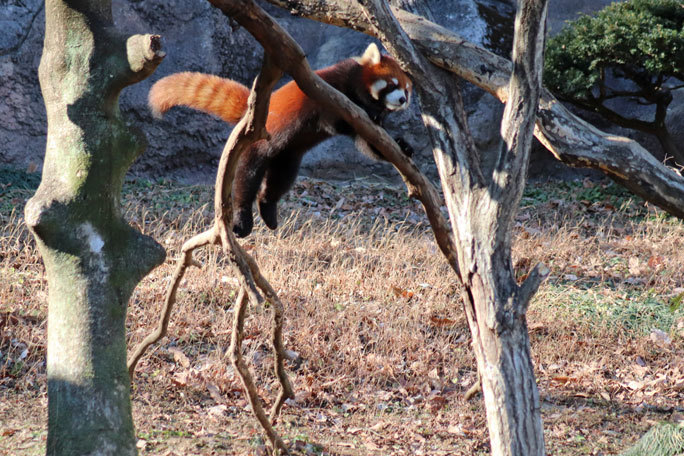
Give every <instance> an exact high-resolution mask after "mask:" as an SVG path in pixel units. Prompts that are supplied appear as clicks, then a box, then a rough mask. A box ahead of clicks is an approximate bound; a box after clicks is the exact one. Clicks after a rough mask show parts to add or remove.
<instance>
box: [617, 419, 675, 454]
mask: <svg viewBox="0 0 684 456" xmlns="http://www.w3.org/2000/svg"><path fill="white" fill-rule="evenodd" d="M682 454H684V424H677V423H661V424H658V425H656V426H654V427H653V428H651V430H650V431H648V432H647V433H646V434H645V435H644V436H643V437H642V438H641V440H639V441H638V442H637V444H636V445H634V446H633V447H632V448H630V449H629V450H627V451H625V452H624V453H622V454H621V455H620V456H680V455H682Z"/></svg>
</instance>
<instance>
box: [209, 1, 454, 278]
mask: <svg viewBox="0 0 684 456" xmlns="http://www.w3.org/2000/svg"><path fill="white" fill-rule="evenodd" d="M209 2H210V3H211V4H212V5H214V6H215V7H217V8H219V9H220V10H221V11H223V13H224V14H226V15H227V16H229V17H231V18H232V19H234V20H235V21H236V22H238V23H239V24H240V25H241V26H243V27H244V28H245V29H247V31H249V32H250V33H251V34H252V35H253V36H254V37H255V38H256V39H257V40H258V41H259V43H260V44H261V45H262V47H263V48H264V49H265V50H266V52H268V53H270V54H271V55H272V57H273V59H274V60H275V62H276V64H277V65H278V66H279V67H280V68H282V69H283V70H284V71H286V72H287V73H289V74H290V75H291V76H292V77H293V78H294V80H295V81H296V82H297V85H298V86H299V88H300V89H301V90H302V91H303V92H304V93H305V94H306V95H307V96H308V97H310V98H312V99H314V100H316V101H317V102H319V103H321V104H322V105H323V106H325V107H326V108H328V109H330V110H331V111H335V112H337V113H339V114H340V115H341V116H342V118H343V119H344V120H345V121H346V122H347V123H348V124H349V125H351V126H352V128H354V130H356V132H357V133H358V134H359V135H361V136H362V137H363V139H364V140H366V141H367V142H369V143H370V144H372V145H373V146H375V147H376V148H377V149H378V150H379V151H380V153H381V154H382V155H383V157H384V158H385V159H387V161H389V162H390V163H392V165H394V167H395V168H396V169H397V170H398V171H399V173H400V174H401V176H402V178H403V179H404V183H405V184H406V187H407V188H408V193H409V196H411V197H414V198H416V199H418V200H419V201H420V202H421V203H422V204H423V207H424V208H425V212H426V214H427V217H428V220H429V221H430V224H431V226H432V228H433V232H434V235H435V240H436V241H437V245H438V246H439V248H440V249H441V251H442V253H443V254H444V255H445V257H446V258H447V261H448V262H449V264H450V265H451V267H452V268H453V269H454V270H455V271H458V262H457V259H456V257H455V256H454V254H453V252H454V251H455V249H454V241H453V238H452V234H451V231H450V229H449V225H448V223H447V221H446V219H445V218H444V217H443V216H442V214H441V212H440V207H441V206H442V204H443V203H442V201H441V198H440V197H439V195H438V193H437V191H436V189H435V187H434V186H433V185H432V183H431V182H430V181H429V180H428V179H427V178H426V177H425V176H424V175H423V174H422V173H421V172H420V170H419V169H418V168H417V167H416V166H415V164H414V163H413V162H412V161H411V160H410V159H407V158H406V156H405V155H404V154H403V153H402V152H401V149H400V148H399V146H398V145H397V144H396V142H394V140H393V139H392V138H391V137H390V136H389V135H388V134H387V132H386V131H385V130H384V129H383V128H381V127H379V126H378V125H376V124H375V123H373V122H372V121H371V120H370V118H369V117H368V115H367V114H366V113H365V112H364V111H363V110H362V109H361V108H359V107H358V106H356V105H355V104H354V103H353V102H351V101H350V100H349V99H348V98H347V97H346V96H344V95H343V94H342V93H340V92H339V91H337V90H336V89H335V88H333V87H331V86H330V85H329V84H327V83H326V82H325V81H323V80H322V79H321V78H320V77H318V75H316V74H315V73H314V72H313V71H311V68H310V67H309V64H308V62H307V61H306V57H305V55H304V52H303V51H302V49H301V47H300V46H299V45H298V44H297V43H296V42H295V41H294V40H293V39H292V37H291V36H290V35H289V34H288V33H287V32H286V31H285V30H284V29H283V28H282V27H280V25H279V24H278V23H276V22H275V21H274V20H273V18H272V17H271V16H269V15H268V14H267V13H266V12H264V11H263V10H262V9H261V8H260V7H259V6H258V5H256V4H255V3H254V2H253V0H209Z"/></svg>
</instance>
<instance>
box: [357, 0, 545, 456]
mask: <svg viewBox="0 0 684 456" xmlns="http://www.w3.org/2000/svg"><path fill="white" fill-rule="evenodd" d="M546 1H547V0H521V1H520V2H519V7H518V14H517V16H516V24H515V37H514V49H513V60H514V65H513V73H512V75H511V78H510V82H509V85H508V102H507V104H506V110H505V112H504V119H503V121H502V127H501V134H502V137H503V139H504V142H502V146H501V151H500V154H499V157H498V159H497V163H496V165H495V168H494V170H493V173H492V175H486V174H484V173H483V170H482V169H481V166H480V162H479V158H478V157H477V153H476V151H475V148H474V146H473V144H472V138H471V137H470V134H469V132H468V128H467V122H466V120H465V114H464V112H463V106H462V101H461V99H460V96H458V89H457V88H454V87H450V86H449V84H452V83H453V82H452V81H448V78H444V77H443V75H442V74H440V72H438V71H437V70H435V69H434V68H431V67H430V65H425V64H424V63H423V62H421V56H419V55H418V53H417V52H415V50H414V49H413V47H412V45H411V43H410V40H409V39H408V37H407V36H406V35H405V34H404V32H403V31H402V30H401V29H400V28H399V26H398V23H397V22H396V21H395V20H394V19H393V18H391V13H390V11H389V8H387V6H386V4H385V3H384V2H383V1H382V0H359V3H360V4H361V5H362V6H363V8H364V9H365V12H366V17H367V19H368V21H369V22H370V23H371V24H373V26H374V27H375V32H376V33H377V35H378V36H379V37H380V39H381V40H382V41H383V43H384V44H385V47H387V48H388V49H390V50H391V51H392V53H393V54H395V55H398V56H399V58H400V59H401V60H402V61H403V62H404V63H406V64H407V66H408V67H409V69H410V71H411V74H412V76H414V78H416V80H415V81H414V82H415V87H416V90H418V94H419V99H420V102H421V112H422V115H423V119H424V121H425V125H426V127H427V130H428V132H429V133H430V136H431V139H432V142H433V151H434V154H435V160H436V162H437V168H438V171H439V175H440V181H441V182H442V189H443V191H444V196H445V199H446V203H447V209H448V211H449V217H450V219H451V224H452V227H453V231H454V234H455V237H456V249H457V251H458V265H459V270H460V275H459V278H460V280H461V282H462V283H463V285H464V294H465V310H466V314H467V317H468V322H469V326H470V330H471V334H472V336H473V347H474V349H475V355H476V358H477V363H478V370H479V373H480V377H481V379H482V389H483V394H484V398H485V407H486V411H487V420H488V425H489V434H490V440H491V446H492V454H494V455H497V456H498V455H502V456H503V455H507V456H508V455H510V456H513V455H516V456H528V455H535V456H543V455H544V454H545V452H544V435H543V429H542V422H541V413H540V406H539V392H538V390H537V385H536V382H535V378H534V369H533V366H532V361H531V357H530V344H529V336H528V333H527V323H526V312H527V307H528V304H529V301H530V299H531V297H532V295H533V294H534V293H535V292H536V290H537V288H538V286H539V284H540V282H541V280H542V279H543V277H545V276H546V274H548V269H546V268H545V267H544V266H541V265H540V266H537V267H536V268H535V269H534V270H533V271H532V273H531V274H530V275H529V277H528V279H527V280H526V281H525V282H524V283H523V284H522V285H521V286H518V284H517V283H516V281H515V274H514V271H513V265H512V260H511V242H512V241H511V239H512V235H511V228H512V222H513V218H514V216H515V213H516V211H517V208H518V205H519V202H520V198H521V196H522V191H523V188H524V185H525V176H526V171H527V166H528V161H529V153H530V148H531V143H532V138H533V135H534V125H535V119H536V112H537V105H538V103H539V97H540V93H541V70H542V61H543V60H542V59H543V49H544V30H545V21H546ZM454 95H455V96H454Z"/></svg>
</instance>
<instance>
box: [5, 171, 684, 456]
mask: <svg viewBox="0 0 684 456" xmlns="http://www.w3.org/2000/svg"><path fill="white" fill-rule="evenodd" d="M27 182H28V184H26V183H27ZM35 184H36V178H35V176H34V175H25V174H24V173H19V174H17V173H11V174H7V173H4V174H3V173H2V172H0V217H1V219H2V220H1V223H0V226H1V227H2V228H1V231H0V398H1V400H0V417H2V418H1V421H0V454H8V455H34V454H42V453H44V451H45V440H46V434H47V431H46V404H47V395H46V374H45V363H44V358H45V338H46V323H45V321H46V318H45V317H46V311H47V309H46V301H47V284H46V282H45V277H44V272H43V266H42V264H41V260H40V258H39V256H38V253H37V251H36V249H35V246H34V243H33V240H32V239H31V237H30V235H28V233H27V231H26V228H25V227H24V225H23V220H22V217H23V216H22V214H23V205H24V203H25V201H26V199H27V198H28V197H30V195H31V194H32V192H33V190H32V189H33V188H35ZM211 197H212V189H211V188H210V187H208V186H179V185H174V184H172V183H169V182H164V181H156V182H151V181H145V180H131V181H129V182H128V183H127V184H126V186H125V189H124V204H125V208H126V217H127V218H128V219H129V220H130V221H131V223H132V224H133V225H134V226H136V227H137V228H138V229H140V230H142V231H144V232H145V233H148V234H151V235H153V236H154V237H155V238H156V239H158V240H159V241H160V242H161V243H162V244H163V245H164V246H165V247H166V248H167V250H168V252H169V255H168V259H167V261H166V263H165V264H164V265H163V266H161V267H159V268H158V269H156V270H155V271H153V272H152V274H150V276H148V277H147V278H146V279H145V280H144V281H143V282H142V283H141V284H140V286H139V287H138V288H137V290H136V291H135V293H134V296H133V298H132V300H131V303H130V307H129V315H128V329H129V334H130V346H131V347H133V346H135V345H136V344H137V343H139V342H140V341H141V340H142V338H143V337H144V336H145V335H146V334H148V333H149V332H150V331H151V330H152V328H153V327H154V325H155V324H156V321H157V318H158V312H159V308H160V306H161V302H162V300H163V296H164V293H165V289H166V286H167V284H168V281H169V277H170V275H171V273H172V269H173V264H174V262H175V260H176V258H177V253H178V249H179V246H180V245H181V243H182V242H183V240H184V239H187V238H188V237H189V236H190V235H191V234H194V233H197V232H199V231H200V230H201V229H203V228H205V227H207V226H208V224H209V223H210V222H211V217H212V213H211V208H212V202H211ZM280 214H281V217H282V218H283V222H282V224H281V227H280V228H278V230H277V231H276V232H275V233H274V232H270V231H269V230H267V229H266V228H264V227H263V225H262V224H261V223H260V222H259V223H258V226H257V229H256V231H255V233H254V234H253V235H252V236H250V237H249V238H248V239H247V240H246V241H244V242H243V245H244V246H245V247H246V249H247V250H248V252H249V253H250V254H251V255H253V256H254V257H255V259H256V260H257V261H258V263H259V265H260V267H261V268H262V272H263V274H264V275H265V276H266V277H267V278H268V280H269V281H270V282H271V284H272V285H273V287H274V288H275V289H276V290H277V292H278V293H279V295H280V297H281V299H282V301H283V303H284V305H285V312H286V321H285V333H284V337H285V343H286V346H287V349H288V350H290V351H291V352H290V355H291V358H292V360H291V362H290V363H289V364H288V369H289V372H290V376H291V378H292V381H293V383H294V386H295V389H296V393H297V394H296V398H295V399H294V400H291V401H288V403H287V404H286V405H285V407H284V409H283V413H282V415H281V417H280V419H279V421H278V424H277V426H276V429H277V431H278V432H279V433H280V434H281V435H282V436H283V438H284V439H285V440H286V441H288V442H289V443H290V444H291V446H292V448H293V449H294V452H295V453H296V454H314V455H318V454H321V455H322V454H328V455H421V454H422V455H464V456H466V455H480V454H482V455H484V454H488V453H489V446H488V445H489V444H488V438H487V429H486V421H485V417H484V409H483V407H482V399H481V397H480V396H476V397H474V398H473V399H471V400H468V401H467V400H465V399H464V393H465V391H466V390H467V389H468V388H469V387H470V386H471V385H472V384H473V383H474V382H475V380H476V372H475V361H474V357H473V354H472V352H471V349H470V340H469V339H470V336H469V332H468V328H467V324H466V321H465V317H464V315H463V312H462V304H461V296H460V293H461V291H460V288H459V286H458V284H457V282H456V279H455V277H454V275H453V274H452V273H451V271H450V269H449V267H448V265H447V264H446V261H445V260H444V259H443V257H442V256H441V254H440V252H439V250H438V249H437V248H436V246H435V243H434V241H433V239H432V236H431V233H430V230H429V226H427V225H426V220H425V217H424V215H423V213H422V210H421V209H420V206H419V205H418V204H417V203H416V202H413V201H410V200H408V199H407V198H406V197H405V191H404V189H403V188H401V186H400V185H398V184H393V183H389V182H375V181H370V180H355V181H353V182H337V183H335V182H333V183H331V182H323V181H318V180H312V179H301V180H299V181H298V183H297V184H296V186H295V188H294V189H293V191H292V192H291V193H290V194H289V195H288V196H287V198H286V201H284V203H283V204H281V206H280ZM513 229H514V230H515V233H516V242H515V245H514V252H513V259H514V263H515V266H516V271H517V272H518V274H519V275H520V278H521V279H522V278H523V276H524V275H525V274H526V273H527V272H528V271H529V270H530V269H531V268H532V267H533V266H534V265H535V264H536V263H537V262H539V261H541V262H544V263H545V264H546V265H547V266H549V268H550V269H551V276H550V277H549V278H548V280H547V281H546V282H545V283H544V284H543V285H542V287H541V288H540V290H539V292H538V293H537V295H536V296H535V298H534V300H533V302H532V304H531V308H530V312H529V316H528V325H529V330H530V334H531V343H532V353H533V359H534V363H535V373H536V375H537V381H538V385H539V389H540V394H541V405H542V415H543V420H544V429H545V439H546V445H547V453H548V454H549V455H587V454H590V455H608V454H618V453H620V452H622V451H624V450H625V449H626V448H627V447H629V446H630V445H632V444H634V442H636V441H637V440H638V439H639V438H640V437H641V436H642V435H643V434H644V433H645V432H646V431H648V430H649V428H651V427H652V426H653V425H654V424H656V423H659V422H662V421H670V422H681V421H684V418H683V415H684V405H683V404H684V356H683V353H684V309H683V308H682V307H683V306H682V304H681V301H682V297H683V296H684V270H683V268H682V267H681V265H682V264H683V263H684V253H682V248H681V246H682V245H684V244H682V240H683V239H684V224H682V222H681V221H678V220H676V219H674V218H671V217H669V216H667V215H666V214H664V213H663V212H661V211H659V210H657V209H655V208H653V207H652V206H649V205H648V204H645V203H644V202H643V201H641V200H639V199H637V198H634V197H631V196H630V195H629V194H628V193H627V192H625V191H624V190H622V189H621V188H619V187H616V186H615V185H614V184H611V183H609V182H603V181H599V182H596V181H591V180H585V181H576V182H555V183H553V182H552V183H533V184H530V185H528V188H527V190H526V192H525V196H524V198H523V201H522V204H521V211H520V213H519V215H518V216H517V219H516V222H515V226H514V227H513ZM197 258H198V259H199V260H200V261H201V262H202V263H203V264H204V267H203V269H201V270H199V269H192V270H191V271H190V272H189V274H188V275H187V277H186V279H184V281H183V283H182V284H181V291H180V293H179V302H178V305H177V308H176V310H175V312H174V314H173V317H172V320H171V324H170V327H169V334H168V336H167V337H165V338H164V339H162V341H161V342H160V343H159V344H158V345H156V346H154V347H153V348H152V349H150V351H149V352H148V354H146V355H145V357H144V358H143V359H142V360H141V362H140V364H139V365H138V368H137V371H136V375H135V378H134V379H133V410H134V419H135V422H136V427H137V433H138V438H139V440H138V448H139V449H140V454H142V455H174V454H175V455H179V456H180V455H214V454H217V455H218V454H221V455H223V454H266V453H265V452H266V449H265V446H264V444H263V438H262V436H261V433H260V430H259V428H258V427H257V425H256V422H255V420H254V419H253V417H252V415H251V413H250V411H249V407H248V405H247V401H246V399H245V396H244V395H243V393H242V388H241V385H240V383H239V381H238V379H237V378H236V376H235V375H234V373H233V369H232V367H231V365H230V362H229V359H228V356H227V355H226V354H225V351H226V349H227V348H228V346H229V343H230V328H231V322H232V309H233V302H234V299H235V296H236V282H235V280H234V278H233V277H231V276H230V273H229V272H228V269H227V268H226V267H225V262H224V260H223V259H222V258H221V255H220V252H219V251H217V250H215V249H209V250H205V251H203V252H202V253H200V254H199V255H197ZM269 324H270V312H269V311H268V309H259V308H251V309H250V317H249V319H248V320H247V323H246V340H245V347H246V349H245V356H246V359H247V360H248V361H249V364H250V367H251V368H252V370H253V373H254V374H255V375H256V377H257V378H258V387H259V392H260V394H261V396H262V398H264V400H265V401H266V402H267V403H270V401H271V400H272V399H273V397H274V395H275V393H276V392H277V390H276V388H277V384H276V382H275V381H274V379H273V376H272V374H271V372H270V365H271V364H270V362H271V360H272V358H271V355H270V352H269V349H268V341H269V331H268V328H269ZM267 405H268V404H267Z"/></svg>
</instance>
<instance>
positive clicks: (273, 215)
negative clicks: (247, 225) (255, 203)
mask: <svg viewBox="0 0 684 456" xmlns="http://www.w3.org/2000/svg"><path fill="white" fill-rule="evenodd" d="M259 215H261V219H262V220H263V221H264V223H265V224H266V226H267V227H269V228H270V229H272V230H275V229H276V228H278V204H277V203H271V202H267V201H259Z"/></svg>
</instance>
